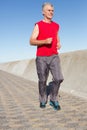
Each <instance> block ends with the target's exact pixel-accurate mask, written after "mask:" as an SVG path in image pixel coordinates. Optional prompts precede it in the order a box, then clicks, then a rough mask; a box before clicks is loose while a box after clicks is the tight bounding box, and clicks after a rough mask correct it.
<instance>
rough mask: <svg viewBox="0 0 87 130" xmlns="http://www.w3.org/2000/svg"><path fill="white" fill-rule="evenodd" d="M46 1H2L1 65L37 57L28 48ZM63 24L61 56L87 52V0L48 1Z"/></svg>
mask: <svg viewBox="0 0 87 130" xmlns="http://www.w3.org/2000/svg"><path fill="white" fill-rule="evenodd" d="M44 2H47V1H46V0H32V1H31V0H0V62H8V61H16V60H23V59H31V58H35V54H36V47H34V46H30V45H29V38H30V35H31V33H32V30H33V27H34V23H35V22H37V21H39V20H42V19H43V16H42V10H41V9H42V8H41V6H42V4H43V3H44ZM48 2H51V3H52V4H53V5H54V9H55V11H54V17H53V20H54V21H56V22H57V23H59V24H60V32H59V36H60V40H61V44H62V48H61V50H60V53H64V52H70V51H76V50H83V49H87V0H48Z"/></svg>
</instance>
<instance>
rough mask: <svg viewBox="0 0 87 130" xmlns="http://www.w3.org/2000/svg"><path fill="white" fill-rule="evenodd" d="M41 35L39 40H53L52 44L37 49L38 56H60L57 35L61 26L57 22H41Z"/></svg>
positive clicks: (39, 23)
mask: <svg viewBox="0 0 87 130" xmlns="http://www.w3.org/2000/svg"><path fill="white" fill-rule="evenodd" d="M36 24H38V27H39V35H38V38H37V39H38V40H45V39H46V38H52V43H51V44H48V45H47V44H46V45H41V46H38V47H37V53H36V55H37V56H51V55H54V54H58V51H57V34H58V31H59V24H57V23H55V22H53V21H52V22H51V23H46V22H44V21H39V22H37V23H36Z"/></svg>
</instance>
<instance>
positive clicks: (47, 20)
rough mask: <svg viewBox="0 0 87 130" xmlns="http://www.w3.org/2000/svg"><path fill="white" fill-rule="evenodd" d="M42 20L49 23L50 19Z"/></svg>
mask: <svg viewBox="0 0 87 130" xmlns="http://www.w3.org/2000/svg"><path fill="white" fill-rule="evenodd" d="M43 21H44V22H46V23H51V22H52V20H51V19H43Z"/></svg>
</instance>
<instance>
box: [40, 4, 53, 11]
mask: <svg viewBox="0 0 87 130" xmlns="http://www.w3.org/2000/svg"><path fill="white" fill-rule="evenodd" d="M46 5H50V6H51V7H54V6H53V5H52V4H51V3H49V2H45V3H43V5H42V10H43V9H44V7H45V6H46Z"/></svg>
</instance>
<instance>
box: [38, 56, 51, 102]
mask: <svg viewBox="0 0 87 130" xmlns="http://www.w3.org/2000/svg"><path fill="white" fill-rule="evenodd" d="M36 68H37V74H38V79H39V81H38V87H39V100H40V103H46V101H47V94H46V81H47V77H48V73H49V70H48V68H47V64H46V59H45V57H37V58H36Z"/></svg>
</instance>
